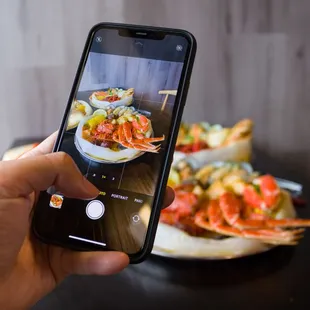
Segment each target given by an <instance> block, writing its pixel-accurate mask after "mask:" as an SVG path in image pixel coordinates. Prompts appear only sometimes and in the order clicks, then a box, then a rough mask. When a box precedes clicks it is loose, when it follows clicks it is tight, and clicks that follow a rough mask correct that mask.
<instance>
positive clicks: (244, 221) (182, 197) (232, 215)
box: [160, 175, 310, 245]
mask: <svg viewBox="0 0 310 310" xmlns="http://www.w3.org/2000/svg"><path fill="white" fill-rule="evenodd" d="M218 184H219V185H220V183H218ZM234 184H237V183H234ZM240 184H241V181H239V182H238V187H236V189H238V190H237V191H234V188H233V187H231V184H230V187H229V188H227V187H225V186H224V185H223V184H222V185H221V187H220V190H219V188H218V186H217V187H216V189H215V187H213V189H212V192H211V191H210V192H208V190H207V191H206V192H204V191H202V192H201V191H199V190H197V185H194V184H192V185H187V186H184V185H181V186H179V187H176V188H175V193H176V200H175V202H174V203H173V204H172V205H171V207H169V208H167V209H166V210H163V211H162V214H161V218H160V220H161V222H163V223H166V224H168V225H173V226H176V227H177V226H178V223H182V221H184V219H185V218H187V219H188V220H190V221H191V222H192V223H194V225H195V226H196V227H197V228H198V229H199V228H200V229H204V230H205V231H210V232H215V233H218V234H220V235H223V236H230V237H239V238H240V237H241V238H247V239H256V240H259V241H261V242H264V243H267V244H278V245H295V244H297V242H298V240H299V239H300V238H301V237H302V233H303V232H304V228H306V227H310V219H299V218H276V214H277V212H278V211H280V209H281V207H282V205H281V202H282V200H283V199H285V197H284V195H285V193H284V192H283V191H282V190H281V189H280V188H279V187H278V185H277V182H276V180H275V179H274V177H272V176H271V175H262V176H258V177H256V178H254V179H253V180H252V181H251V182H245V181H243V183H242V186H240ZM253 190H254V191H253ZM253 193H255V195H254V194H253ZM184 230H185V229H184Z"/></svg>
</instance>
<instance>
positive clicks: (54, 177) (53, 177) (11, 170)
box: [0, 152, 99, 199]
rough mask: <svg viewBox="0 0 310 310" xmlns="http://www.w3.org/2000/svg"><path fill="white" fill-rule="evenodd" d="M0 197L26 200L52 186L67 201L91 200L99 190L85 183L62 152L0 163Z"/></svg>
mask: <svg viewBox="0 0 310 310" xmlns="http://www.w3.org/2000/svg"><path fill="white" fill-rule="evenodd" d="M0 175H1V179H0V197H1V198H17V197H27V196H28V195H30V194H31V193H32V192H34V191H43V190H47V189H48V188H49V187H51V186H54V187H55V188H56V189H57V190H59V191H61V192H62V193H63V194H64V195H65V196H67V197H70V198H80V199H87V198H88V199H90V198H95V197H97V196H98V195H99V190H98V189H97V188H96V187H95V186H94V185H92V184H91V183H90V182H89V181H87V180H86V179H85V178H84V176H83V175H82V174H81V172H80V170H79V169H78V168H77V166H76V165H75V163H74V161H73V160H72V158H71V157H70V156H69V155H67V154H66V153H63V152H58V153H53V154H48V155H41V156H34V157H29V158H25V159H20V160H17V161H8V162H1V163H0Z"/></svg>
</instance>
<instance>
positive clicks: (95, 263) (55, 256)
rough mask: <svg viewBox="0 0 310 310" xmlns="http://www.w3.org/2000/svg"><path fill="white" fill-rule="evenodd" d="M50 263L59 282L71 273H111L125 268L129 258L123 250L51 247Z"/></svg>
mask: <svg viewBox="0 0 310 310" xmlns="http://www.w3.org/2000/svg"><path fill="white" fill-rule="evenodd" d="M49 254H50V264H51V268H52V270H53V273H54V275H55V277H56V280H57V282H60V281H62V280H63V279H64V278H65V277H66V276H68V275H71V274H79V275H111V274H114V273H117V272H120V271H121V270H123V269H124V268H125V267H127V265H128V264H129V258H128V256H127V255H126V254H125V253H121V252H75V251H71V250H68V249H63V248H59V247H50V252H49Z"/></svg>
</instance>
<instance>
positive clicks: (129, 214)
mask: <svg viewBox="0 0 310 310" xmlns="http://www.w3.org/2000/svg"><path fill="white" fill-rule="evenodd" d="M195 54H196V40H195V38H194V36H193V35H192V34H190V33H189V32H187V31H184V30H177V29H167V28H157V27H149V26H137V25H125V24H114V23H101V24H98V25H95V26H94V27H93V28H92V29H91V31H90V33H89V35H88V38H87V41H86V45H85V48H84V51H83V55H82V58H81V61H80V64H79V67H78V70H77V74H76V77H75V80H74V84H73V87H72V90H71V93H70V96H69V100H68V104H67V107H66V109H65V114H64V117H63V120H62V123H61V126H60V130H59V135H58V138H57V140H56V143H55V146H54V150H53V152H59V151H63V152H66V153H68V154H69V155H70V156H71V157H72V158H73V160H74V161H75V163H76V164H77V166H78V167H79V169H80V170H81V172H82V174H83V175H84V176H85V177H86V178H87V179H88V180H89V181H90V182H92V183H93V184H94V185H95V186H97V187H98V189H99V190H100V195H99V196H98V197H97V198H96V199H94V200H92V201H83V200H78V199H69V198H66V197H64V195H62V193H61V192H58V191H57V189H55V188H49V189H48V190H47V191H44V192H41V193H40V196H39V200H38V202H37V204H36V206H35V208H34V214H33V221H32V228H33V232H34V234H35V236H36V237H37V238H39V239H40V240H41V241H43V242H45V243H49V244H55V245H59V246H62V247H66V248H70V249H73V250H82V251H88V250H90V251H93V250H101V251H102V250H112V251H113V250H114V251H122V252H125V253H127V254H128V255H129V257H130V261H131V263H138V262H141V261H143V260H144V259H145V258H146V256H147V255H148V254H149V253H150V252H151V250H152V247H153V242H154V238H155V233H156V228H157V224H158V220H159V215H160V210H161V207H162V203H163V199H164V194H165V189H166V184H167V179H168V176H169V171H170V165H171V162H172V158H173V152H174V147H175V143H176V139H177V134H178V130H179V126H180V123H181V119H182V113H183V108H184V105H185V101H186V96H187V92H188V88H189V85H190V76H191V72H192V68H193V63H194V58H195Z"/></svg>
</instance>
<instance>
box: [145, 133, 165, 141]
mask: <svg viewBox="0 0 310 310" xmlns="http://www.w3.org/2000/svg"><path fill="white" fill-rule="evenodd" d="M164 140H165V136H164V135H163V136H162V137H158V138H144V139H143V141H144V142H146V143H150V142H151V143H152V142H160V141H164Z"/></svg>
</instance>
